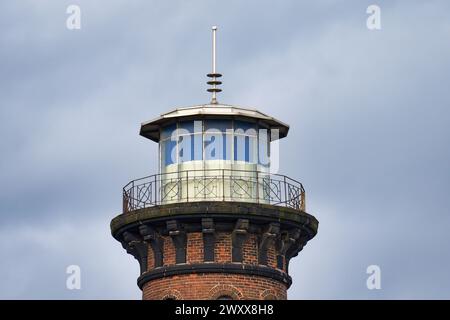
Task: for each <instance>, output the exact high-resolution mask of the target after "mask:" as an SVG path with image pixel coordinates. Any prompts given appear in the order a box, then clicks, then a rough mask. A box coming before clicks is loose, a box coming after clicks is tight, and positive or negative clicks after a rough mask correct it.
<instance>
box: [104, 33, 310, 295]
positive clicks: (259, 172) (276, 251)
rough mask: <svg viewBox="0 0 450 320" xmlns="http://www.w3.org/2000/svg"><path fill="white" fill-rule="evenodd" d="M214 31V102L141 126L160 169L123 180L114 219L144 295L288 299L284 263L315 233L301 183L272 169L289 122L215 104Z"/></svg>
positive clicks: (113, 229)
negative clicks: (155, 145)
mask: <svg viewBox="0 0 450 320" xmlns="http://www.w3.org/2000/svg"><path fill="white" fill-rule="evenodd" d="M215 31H216V28H215V27H213V71H212V73H210V74H208V77H210V78H211V80H210V81H208V84H209V85H211V86H212V87H211V88H209V89H208V91H209V92H211V93H212V100H211V103H209V104H204V105H198V106H193V107H187V108H178V109H175V110H174V111H171V112H168V113H165V114H163V115H161V116H160V117H159V118H157V119H155V120H153V121H149V122H145V123H143V124H142V125H141V130H140V135H141V136H143V137H145V138H148V139H150V140H152V141H154V142H157V143H159V158H158V161H159V171H160V172H159V173H158V174H154V175H151V176H148V177H145V178H141V179H137V180H133V181H131V182H130V183H128V184H127V185H126V186H125V187H124V189H123V213H122V214H120V215H119V216H117V217H115V218H114V219H113V220H112V221H111V232H112V235H113V236H114V238H115V239H117V240H118V241H119V242H121V244H122V246H123V248H124V249H125V250H126V251H127V253H129V254H131V255H133V256H134V257H135V258H136V259H137V260H138V261H139V264H140V276H139V277H138V280H137V283H138V286H139V288H140V289H141V290H142V297H143V299H286V298H287V289H288V288H289V286H290V285H291V282H292V279H291V277H290V276H289V273H288V266H289V261H290V259H291V258H293V257H295V256H296V255H297V254H298V253H299V252H300V251H301V250H302V249H303V247H304V245H305V244H306V243H307V242H308V241H309V240H310V239H312V238H313V237H314V236H315V235H316V233H317V228H318V221H317V220H316V219H315V218H314V217H313V216H312V215H310V214H308V213H306V212H305V191H304V189H303V186H302V184H301V183H299V182H297V181H295V180H293V179H290V178H288V177H286V176H284V175H280V174H275V173H273V172H272V171H273V170H271V161H273V157H274V155H276V154H277V152H275V151H276V150H275V149H274V148H273V143H271V142H274V143H276V142H277V141H276V140H278V139H281V138H284V137H286V136H287V133H288V130H289V126H288V125H286V124H284V123H282V122H281V121H278V120H276V119H274V118H272V117H270V116H268V115H265V114H263V113H261V112H259V111H257V110H253V109H246V108H242V107H237V106H229V105H223V104H219V103H218V102H217V99H216V93H218V92H220V91H221V89H219V88H218V86H219V85H220V84H221V82H220V81H218V80H217V79H218V78H220V77H221V75H220V74H218V73H216V70H215V64H216V63H215ZM271 148H272V150H271ZM272 169H273V168H272Z"/></svg>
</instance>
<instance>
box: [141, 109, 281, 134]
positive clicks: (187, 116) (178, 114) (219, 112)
mask: <svg viewBox="0 0 450 320" xmlns="http://www.w3.org/2000/svg"><path fill="white" fill-rule="evenodd" d="M200 119H238V120H244V121H245V120H247V121H248V120H250V121H254V122H258V123H260V124H261V125H262V126H265V127H267V128H268V129H278V130H279V138H280V139H281V138H284V137H286V136H287V134H288V131H289V125H287V124H286V123H283V122H281V121H279V120H277V119H275V118H273V117H270V116H268V115H266V114H264V113H262V112H260V111H258V110H256V109H247V108H242V107H237V106H231V105H224V104H204V105H197V106H193V107H185V108H177V109H175V110H173V111H170V112H167V113H164V114H162V115H161V116H159V117H158V118H156V119H154V120H150V121H147V122H143V123H142V124H141V131H140V135H141V136H143V137H146V138H148V139H150V140H153V141H156V142H159V132H160V128H162V127H165V126H166V125H169V124H171V123H173V122H175V121H177V120H200Z"/></svg>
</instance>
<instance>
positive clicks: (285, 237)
mask: <svg viewBox="0 0 450 320" xmlns="http://www.w3.org/2000/svg"><path fill="white" fill-rule="evenodd" d="M236 210H242V212H241V213H240V214H238V213H237V212H234V211H236ZM205 212H208V213H207V214H205ZM111 227H112V232H113V235H114V237H115V238H116V239H117V240H119V241H120V242H121V243H122V246H123V247H124V248H125V249H126V250H127V252H128V253H130V254H132V255H133V256H134V257H135V258H136V259H137V260H138V261H139V264H140V267H141V274H140V276H139V278H138V286H139V287H140V288H141V289H142V297H143V299H239V300H241V299H267V300H268V299H286V298H287V289H288V288H289V286H290V285H291V281H292V280H291V278H290V276H289V275H288V267H289V261H290V259H291V258H293V257H295V256H296V255H297V254H298V253H299V252H300V251H301V250H302V249H303V246H304V245H305V244H306V243H307V242H308V241H309V240H310V239H311V238H312V237H314V235H315V234H316V232H317V220H316V219H315V218H314V217H312V216H311V215H308V214H307V213H304V212H299V211H294V210H290V209H287V208H281V209H280V208H279V207H276V206H269V205H259V204H250V203H249V204H245V203H240V204H239V206H236V204H235V203H226V202H201V203H196V204H184V205H182V206H181V205H165V206H160V207H155V208H146V209H142V210H136V211H134V212H132V213H127V214H124V215H120V216H118V217H117V218H116V219H114V220H113V222H112V224H111Z"/></svg>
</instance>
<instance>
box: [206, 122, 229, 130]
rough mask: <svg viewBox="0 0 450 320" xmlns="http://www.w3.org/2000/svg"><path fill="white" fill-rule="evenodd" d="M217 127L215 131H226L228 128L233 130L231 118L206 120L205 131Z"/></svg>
mask: <svg viewBox="0 0 450 320" xmlns="http://www.w3.org/2000/svg"><path fill="white" fill-rule="evenodd" d="M211 129H213V130H214V129H215V130H214V131H220V132H226V131H227V129H228V130H231V129H232V126H231V120H214V119H210V120H205V131H206V130H211Z"/></svg>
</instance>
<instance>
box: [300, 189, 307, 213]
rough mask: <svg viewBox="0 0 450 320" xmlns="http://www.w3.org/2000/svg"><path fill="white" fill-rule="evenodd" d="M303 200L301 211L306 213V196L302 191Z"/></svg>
mask: <svg viewBox="0 0 450 320" xmlns="http://www.w3.org/2000/svg"><path fill="white" fill-rule="evenodd" d="M301 200H302V204H301V205H300V210H302V211H305V210H306V203H305V201H306V194H305V191H304V190H302V191H301Z"/></svg>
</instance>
